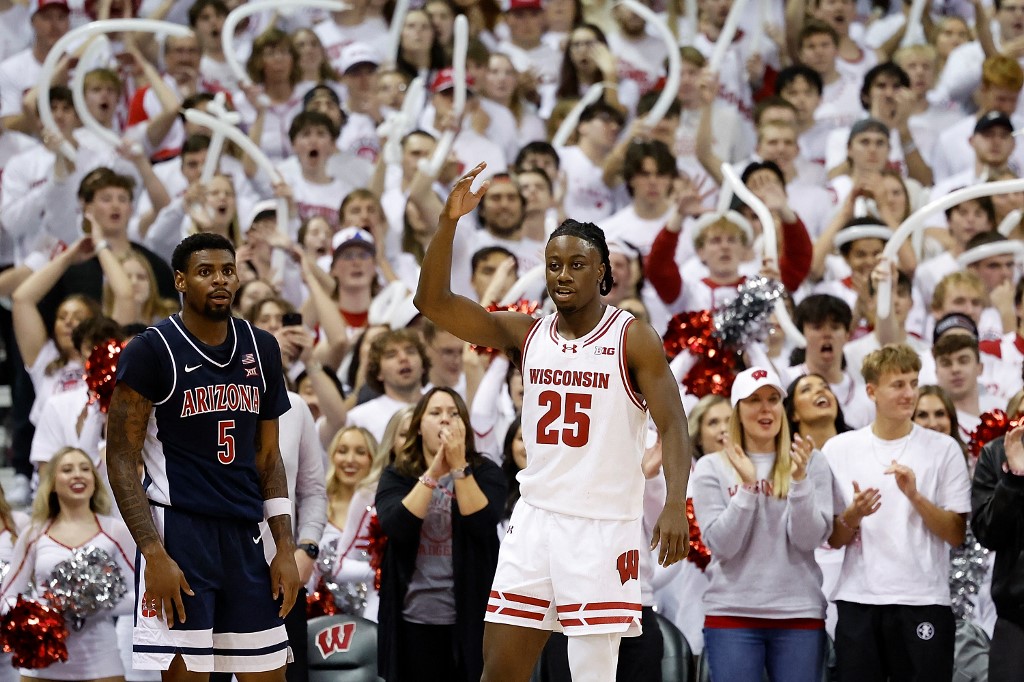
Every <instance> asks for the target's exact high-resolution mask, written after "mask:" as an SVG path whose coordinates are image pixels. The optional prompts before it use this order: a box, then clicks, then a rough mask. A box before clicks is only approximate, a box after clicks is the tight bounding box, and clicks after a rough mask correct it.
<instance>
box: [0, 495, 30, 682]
mask: <svg viewBox="0 0 1024 682" xmlns="http://www.w3.org/2000/svg"><path fill="white" fill-rule="evenodd" d="M27 526H28V515H27V514H24V513H22V512H12V511H11V505H10V504H8V503H7V498H6V497H4V490H3V488H0V581H2V580H3V576H5V575H7V574H8V573H9V572H10V570H11V569H10V566H11V557H12V556H13V555H14V543H16V542H17V541H18V536H19V535H20V534H21V533H22V531H24V530H25V528H26V527H27ZM0 682H18V670H17V668H14V667H13V666H12V665H11V654H5V653H0Z"/></svg>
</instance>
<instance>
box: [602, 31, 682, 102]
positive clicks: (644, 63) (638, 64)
mask: <svg viewBox="0 0 1024 682" xmlns="http://www.w3.org/2000/svg"><path fill="white" fill-rule="evenodd" d="M608 49H609V50H611V53H612V54H613V55H615V60H616V62H617V64H618V76H619V81H623V80H631V81H633V82H635V83H636V84H637V85H638V86H639V87H640V92H641V93H645V92H650V91H651V90H653V89H654V86H655V85H657V83H658V79H659V78H661V77H662V76H663V75H664V74H665V68H664V63H665V59H666V57H667V56H668V52H667V50H666V49H665V41H663V40H662V39H661V38H658V37H656V36H653V35H649V34H644V35H642V36H640V38H639V39H633V38H626V37H625V36H623V35H622V34H621V33H618V32H612V33H610V34H608Z"/></svg>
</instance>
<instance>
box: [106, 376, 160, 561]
mask: <svg viewBox="0 0 1024 682" xmlns="http://www.w3.org/2000/svg"><path fill="white" fill-rule="evenodd" d="M152 410H153V403H152V402H150V401H149V400H147V399H146V398H144V397H143V396H142V395H140V394H139V393H138V392H136V391H134V390H133V389H131V388H129V387H128V385H127V384H124V383H123V382H121V383H118V384H117V386H115V387H114V394H113V396H112V397H111V399H110V409H109V410H108V412H107V475H108V477H109V480H110V489H111V491H112V492H113V493H114V499H115V500H116V501H117V508H118V509H119V510H120V511H121V516H122V517H123V518H124V522H125V525H127V526H128V530H130V531H131V534H132V537H133V538H135V544H136V545H138V547H139V550H140V551H142V552H143V553H145V552H146V551H147V549H148V548H149V547H152V546H153V543H157V544H159V543H160V536H159V534H157V531H156V526H155V525H154V524H153V515H152V512H151V511H150V507H149V500H147V499H146V491H145V490H143V488H142V481H141V477H140V475H139V470H140V469H141V467H142V446H143V444H144V443H145V442H146V431H147V429H148V427H149V416H150V413H151V412H152Z"/></svg>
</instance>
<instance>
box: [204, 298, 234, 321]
mask: <svg viewBox="0 0 1024 682" xmlns="http://www.w3.org/2000/svg"><path fill="white" fill-rule="evenodd" d="M203 317H205V318H206V319H208V320H212V321H214V322H223V321H225V320H227V319H228V318H230V317H231V306H227V307H224V308H213V307H212V306H211V305H210V304H209V303H207V304H206V305H204V306H203Z"/></svg>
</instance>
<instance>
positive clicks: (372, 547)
mask: <svg viewBox="0 0 1024 682" xmlns="http://www.w3.org/2000/svg"><path fill="white" fill-rule="evenodd" d="M367 535H368V536H369V539H368V540H367V541H366V553H367V554H369V555H370V568H372V569H373V587H374V589H376V590H378V591H379V590H380V569H381V566H383V564H384V548H385V547H386V546H387V544H388V536H387V535H385V534H384V529H383V528H382V527H381V525H380V518H379V517H378V516H377V510H376V509H375V510H374V511H373V516H371V517H370V523H369V526H368V527H367Z"/></svg>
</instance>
